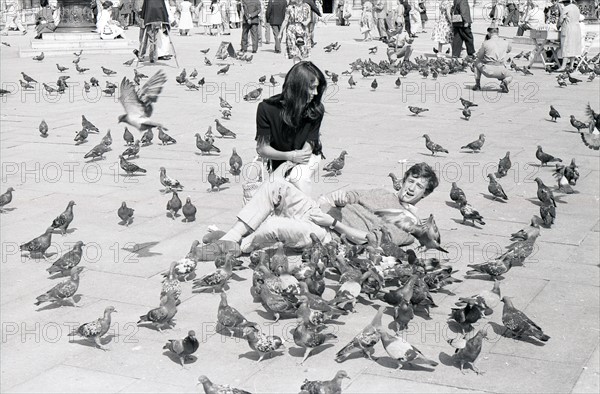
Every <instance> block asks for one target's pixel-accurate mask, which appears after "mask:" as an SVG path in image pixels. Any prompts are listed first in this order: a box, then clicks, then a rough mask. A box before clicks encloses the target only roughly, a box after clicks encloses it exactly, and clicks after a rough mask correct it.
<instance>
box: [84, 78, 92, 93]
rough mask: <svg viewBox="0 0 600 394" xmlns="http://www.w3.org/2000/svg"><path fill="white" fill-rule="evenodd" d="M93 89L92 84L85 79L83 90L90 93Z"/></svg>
mask: <svg viewBox="0 0 600 394" xmlns="http://www.w3.org/2000/svg"><path fill="white" fill-rule="evenodd" d="M90 89H91V85H90V84H89V82H88V81H83V90H85V92H86V93H89V92H90Z"/></svg>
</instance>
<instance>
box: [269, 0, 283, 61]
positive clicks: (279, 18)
mask: <svg viewBox="0 0 600 394" xmlns="http://www.w3.org/2000/svg"><path fill="white" fill-rule="evenodd" d="M286 7H287V1H286V0H269V4H267V12H266V13H265V18H266V19H267V23H268V24H269V25H271V29H273V36H274V37H275V53H281V41H280V40H279V28H281V24H282V23H283V20H284V19H285V9H286Z"/></svg>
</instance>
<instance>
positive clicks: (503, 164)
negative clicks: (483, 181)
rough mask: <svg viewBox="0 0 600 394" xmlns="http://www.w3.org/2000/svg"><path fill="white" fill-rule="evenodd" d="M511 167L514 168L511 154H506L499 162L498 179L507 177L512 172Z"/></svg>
mask: <svg viewBox="0 0 600 394" xmlns="http://www.w3.org/2000/svg"><path fill="white" fill-rule="evenodd" d="M510 167H512V162H511V161H510V152H506V155H505V156H504V157H503V158H501V159H500V161H499V162H498V172H497V173H496V175H497V176H498V178H502V177H504V176H506V174H507V173H508V170H510Z"/></svg>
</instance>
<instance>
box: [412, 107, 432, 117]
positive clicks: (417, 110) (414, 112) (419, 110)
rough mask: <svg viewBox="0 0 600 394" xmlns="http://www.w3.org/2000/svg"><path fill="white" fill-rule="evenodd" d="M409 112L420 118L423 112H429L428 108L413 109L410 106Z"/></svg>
mask: <svg viewBox="0 0 600 394" xmlns="http://www.w3.org/2000/svg"><path fill="white" fill-rule="evenodd" d="M408 110H409V111H410V112H412V113H413V114H414V115H416V116H419V114H420V113H422V112H425V111H429V109H427V108H420V107H413V106H411V105H409V106H408Z"/></svg>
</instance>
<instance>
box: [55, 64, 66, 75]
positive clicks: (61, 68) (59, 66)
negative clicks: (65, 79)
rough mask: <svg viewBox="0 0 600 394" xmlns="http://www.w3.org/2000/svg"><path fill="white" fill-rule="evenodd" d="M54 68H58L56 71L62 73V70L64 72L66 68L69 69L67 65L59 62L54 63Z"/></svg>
mask: <svg viewBox="0 0 600 394" xmlns="http://www.w3.org/2000/svg"><path fill="white" fill-rule="evenodd" d="M56 68H57V69H58V71H59V72H61V73H62V72H65V71H67V70H68V69H69V67H64V66H61V65H60V64H58V63H56Z"/></svg>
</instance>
